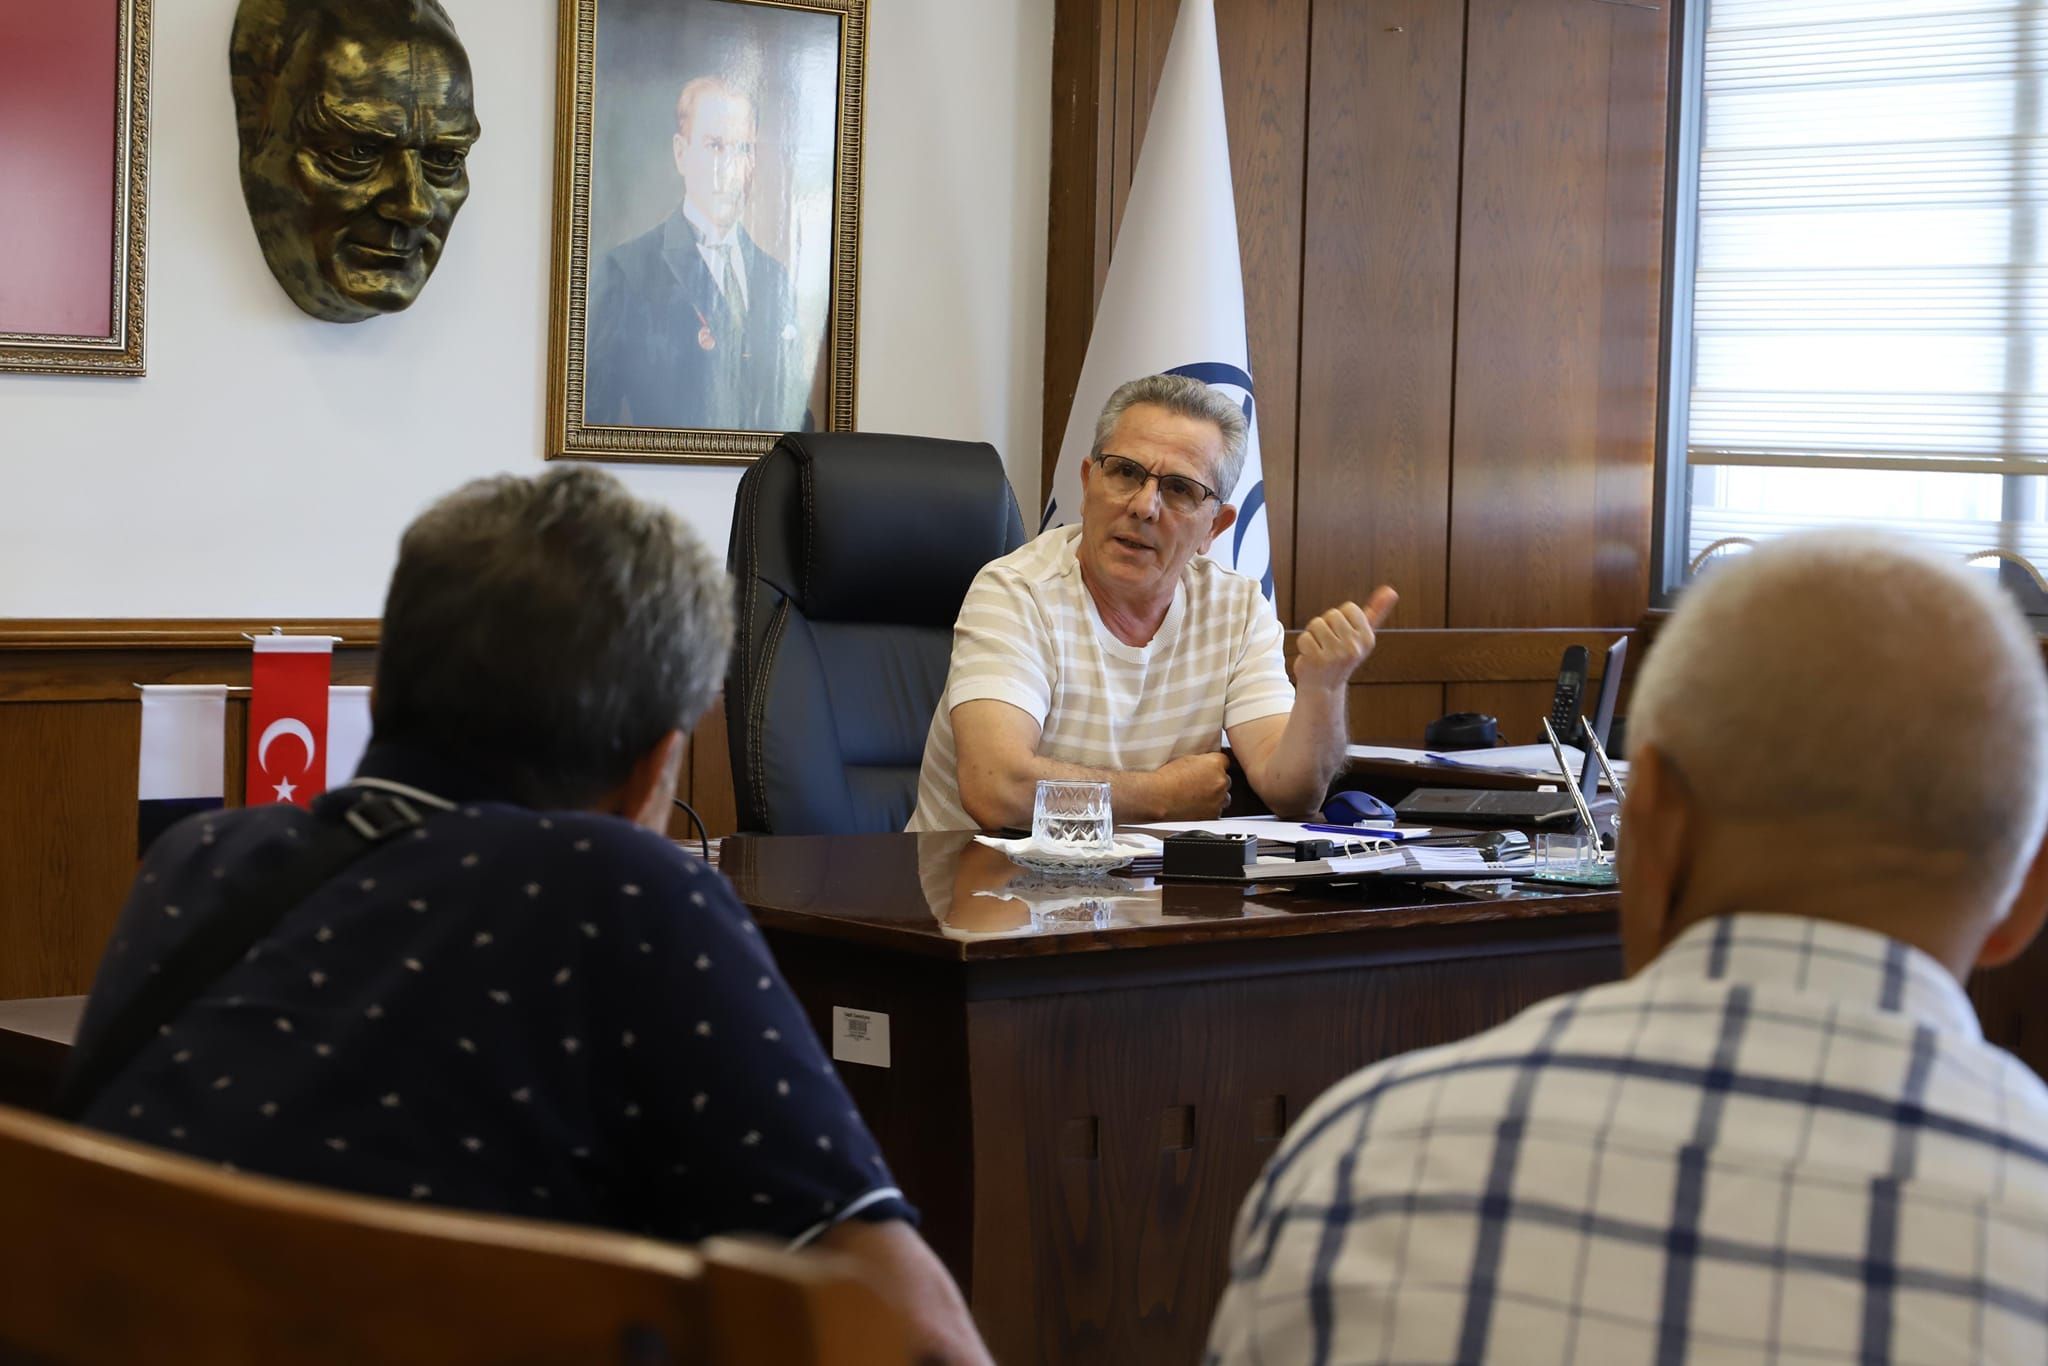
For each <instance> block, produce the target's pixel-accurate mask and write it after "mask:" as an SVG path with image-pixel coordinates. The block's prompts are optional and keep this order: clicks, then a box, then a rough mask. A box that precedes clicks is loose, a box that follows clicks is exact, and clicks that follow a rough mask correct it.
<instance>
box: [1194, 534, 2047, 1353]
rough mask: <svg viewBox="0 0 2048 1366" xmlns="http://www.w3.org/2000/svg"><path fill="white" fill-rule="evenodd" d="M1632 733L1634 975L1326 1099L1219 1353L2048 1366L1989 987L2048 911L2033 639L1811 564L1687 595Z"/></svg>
mask: <svg viewBox="0 0 2048 1366" xmlns="http://www.w3.org/2000/svg"><path fill="white" fill-rule="evenodd" d="M1630 731H1631V734H1632V736H1633V738H1634V756H1635V762H1634V773H1633V777H1632V780H1631V782H1630V784H1629V792H1628V800H1627V805H1626V807H1625V809H1624V819H1623V821H1622V827H1621V829H1622V838H1621V864H1622V867H1621V871H1622V886H1623V896H1622V901H1623V909H1622V937H1623V948H1624V953H1625V957H1626V962H1627V966H1628V969H1629V971H1630V972H1631V973H1632V974H1633V975H1632V976H1631V977H1630V979H1629V980H1627V981H1625V982H1621V983H1617V984H1614V985H1611V986H1605V987H1599V988H1596V989H1594V990H1591V991H1585V992H1580V993H1577V994H1575V995H1569V996H1564V997H1560V998H1558V999H1556V1000H1553V1001H1549V1002H1546V1003H1544V1004H1543V1005H1540V1006H1537V1007H1535V1008H1534V1009H1532V1010H1529V1011H1527V1012H1525V1013H1524V1014H1523V1015H1521V1016H1520V1017H1519V1018H1517V1019H1515V1020H1513V1021H1511V1022H1509V1023H1508V1024H1506V1025H1504V1026H1502V1027H1501V1028H1499V1029H1496V1030H1493V1031H1492V1032H1490V1033H1487V1034H1483V1035H1481V1036H1479V1037H1478V1038H1475V1039H1471V1040H1467V1041H1466V1042H1464V1043H1460V1044H1454V1045H1451V1046H1448V1047H1444V1048H1436V1049H1430V1050H1427V1051H1424V1052H1420V1053H1413V1054H1410V1055H1408V1056H1405V1057H1399V1058H1394V1059H1390V1060H1388V1061H1386V1062H1383V1063H1380V1064H1378V1065H1376V1066H1373V1067H1370V1068H1367V1069H1366V1070H1364V1071H1363V1072H1360V1073H1358V1074H1356V1075H1354V1076H1352V1077H1350V1078H1348V1079H1347V1080H1345V1081H1343V1082H1341V1083H1339V1084H1338V1085H1337V1086H1336V1087H1334V1088H1333V1089H1332V1090H1331V1091H1329V1092H1328V1093H1327V1094H1326V1095H1324V1096H1323V1097H1322V1098H1321V1099H1320V1100H1318V1101H1317V1102H1316V1104H1315V1105H1314V1106H1313V1107H1311V1108H1310V1110H1309V1111H1308V1113H1307V1114H1305V1115H1303V1116H1302V1118H1301V1121H1300V1122H1299V1123H1298V1124H1297V1125H1295V1127H1294V1129H1293V1131H1292V1132H1291V1133H1289V1134H1288V1136H1287V1138H1286V1140H1285V1142H1284V1143H1283V1144H1282V1145H1281V1147H1280V1150H1279V1151H1278V1152H1277V1153H1276V1154H1275V1156H1274V1158H1273V1160H1272V1162H1271V1163H1270V1165H1269V1166H1268V1167H1267V1169H1266V1171H1265V1173H1264V1174H1263V1175H1262V1176H1261V1177H1260V1179H1259V1181H1258V1182H1257V1183H1256V1184H1255V1185H1254V1186H1253V1188H1252V1191H1251V1193H1250V1195H1249V1196H1248V1197H1247V1199H1246V1201H1245V1205H1244V1209H1243V1213H1242V1215H1241V1216H1240V1219H1239V1222H1238V1227H1237V1231H1236V1236H1235V1240H1234V1246H1233V1249H1232V1253H1231V1279H1230V1285H1229V1287H1228V1289H1227V1291H1226V1292H1225V1295H1224V1299H1223V1302H1222V1305H1221V1307H1220V1309H1219V1311H1218V1314H1217V1318H1216V1323H1215V1328H1214V1331H1213V1334H1212V1338H1211V1346H1210V1360H1211V1361H1212V1362H1229V1363H1237V1362H1263V1363H1267V1366H1278V1364H1279V1363H1282V1362H1344V1363H1357V1362H1393V1361H1399V1362H1451V1361H1456V1362H1481V1361H1502V1362H1508V1361H1512V1362H1573V1361H1577V1362H1600V1363H1609V1362H1638V1361H1642V1362H1648V1361H1656V1362H1693V1363H1698V1362H1705V1361H1713V1362H1750V1361H1758V1362H1761V1361H1773V1362H1778V1361H1783V1362H1794V1361H1799V1362H1827V1361H1843V1362H1848V1361H1858V1362H1965V1361H1968V1362H1987V1361H1999V1362H2022V1361H2024V1362H2042V1361H2048V1088H2044V1087H2043V1085H2042V1083H2041V1080H2040V1078H2039V1077H2037V1076H2036V1075H2035V1074H2034V1073H2033V1072H2032V1071H2030V1070H2029V1069H2028V1068H2027V1067H2026V1066H2025V1065H2023V1064H2021V1063H2020V1062H2018V1061H2017V1060H2015V1059H2014V1058H2012V1057H2010V1056H2009V1055H2007V1054H2006V1053H2004V1052H2002V1051H2000V1050H1999V1049H1997V1048H1994V1047H1992V1046H1991V1045H1989V1044H1987V1043H1986V1042H1985V1041H1984V1038H1983V1035H1982V1034H1981V1032H1980V1031H1979V1028H1978V1023H1977V1018H1976V1015H1975V1013H1974V1012H1973V1010H1972V1009H1971V1005H1970V999H1969V997H1968V996H1967V995H1965V994H1964V990H1963V982H1964V980H1965V979H1966V978H1967V977H1968V976H1969V974H1970V972H1971V970H1972V969H1973V968H1974V967H1978V966H1991V965H1995V964H1998V963H2003V962H2005V961H2007V960H2009V959H2011V958H2013V957H2014V956H2015V955H2017V954H2018V953H2020V952H2021V950H2023V949H2024V948H2025V947H2026V945H2027V943H2028V941H2029V940H2031V939H2032V938H2033V937H2034V935H2035V933H2036V931H2037V930H2038V929H2039V928H2040V926H2041V923H2042V919H2043V916H2044V913H2048V856H2044V855H2043V852H2042V839H2043V831H2044V826H2048V784H2044V774H2048V679H2044V676H2043V670H2042V661H2041V652H2040V646H2039V644H2038V643H2037V642H2036V640H2035V637H2034V634H2033V632H2032V631H2030V630H2029V629H2028V628H2027V626H2026V624H2025V622H2024V621H2023V619H2022V618H2021V617H2020V615H2019V613H2018V612H2017V611H2015V610H2014V608H2013V607H2012V606H2011V605H2010V604H2009V603H2008V602H2006V601H2004V600H2003V598H2002V597H2001V596H2000V594H1999V593H1998V592H1997V590H1996V589H1995V588H1993V587H1992V586H1991V585H1990V583H1989V582H1988V581H1986V580H1985V579H1984V578H1982V577H1981V576H1980V575H1978V574H1975V573H1972V572H1971V571H1968V570H1965V569H1964V568H1963V567H1962V566H1960V565H1958V564H1955V563H1952V562H1948V561H1944V560H1939V559H1936V558H1933V557H1931V556H1929V555H1926V554H1923V553H1921V552H1920V551H1917V550H1915V549H1912V548H1910V547H1908V546H1906V545H1904V544H1903V543H1900V542H1897V541H1894V540H1891V539H1889V538H1885V537H1880V536H1877V535H1874V534H1861V533H1825V534H1813V535H1801V536H1792V537H1787V538H1786V539H1784V540H1782V541H1780V542H1778V543H1776V544H1774V545H1771V546H1768V547H1766V548H1764V549H1761V550H1758V551H1756V552H1755V553H1753V554H1751V555H1749V556H1747V557H1746V558H1744V559H1741V560H1738V561H1735V562H1733V563H1730V564H1727V565H1724V566H1722V567H1720V568H1717V569H1716V570H1714V571H1713V572H1712V573H1711V574H1710V575H1709V576H1708V577H1707V578H1706V579H1705V580H1703V581H1702V582H1701V583H1699V584H1698V585H1696V586H1695V587H1693V588H1691V589H1689V590H1688V591H1687V593H1686V596H1685V599H1684V600H1683V602H1682V603H1681V605H1680V607H1679V609H1678V611H1677V613H1676V614H1675V615H1674V617H1673V618H1672V621H1671V623H1670V625H1669V626H1668V627H1667V628H1666V630H1665V631H1664V632H1663V633H1662V634H1661V635H1660V637H1659V638H1658V640H1657V643H1656V648H1655V649H1654V650H1653V651H1652V653H1651V656H1650V661H1649V666H1648V668H1647V669H1646V670H1645V671H1644V673H1643V676H1642V678H1641V681H1640V683H1639V684H1638V686H1637V689H1636V694H1635V700H1634V706H1633V708H1632V711H1631V715H1630Z"/></svg>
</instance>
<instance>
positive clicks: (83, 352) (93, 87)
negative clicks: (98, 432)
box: [0, 0, 150, 375]
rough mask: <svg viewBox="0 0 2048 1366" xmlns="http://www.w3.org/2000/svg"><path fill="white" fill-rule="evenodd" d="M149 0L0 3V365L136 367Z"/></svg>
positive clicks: (109, 370) (145, 195) (125, 371)
mask: <svg viewBox="0 0 2048 1366" xmlns="http://www.w3.org/2000/svg"><path fill="white" fill-rule="evenodd" d="M149 36H150V0H60V3H56V4H50V3H41V4H35V3H20V4H15V3H8V0H0V371H19V372H25V373H30V374H48V375H139V374H141V373H142V372H143V362H142V338H143V330H142V312H143V308H142V305H143V297H142V277H143V265H144V255H145V243H146V239H147V237H148V230H147V228H148V217H149V213H148V208H149Z"/></svg>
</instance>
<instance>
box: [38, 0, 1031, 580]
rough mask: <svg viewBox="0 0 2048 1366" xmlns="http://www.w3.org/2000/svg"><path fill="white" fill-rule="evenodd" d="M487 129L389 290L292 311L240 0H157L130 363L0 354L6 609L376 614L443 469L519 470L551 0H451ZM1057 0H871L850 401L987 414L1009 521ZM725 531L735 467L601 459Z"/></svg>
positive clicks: (540, 312) (540, 348)
mask: <svg viewBox="0 0 2048 1366" xmlns="http://www.w3.org/2000/svg"><path fill="white" fill-rule="evenodd" d="M446 4H447V8H448V10H449V12H450V13H451V14H452V15H453V16H454V18H455V22H456V26H457V28H458V29H459V31H460V32H461V34H462V38H463V41H464V43H465V45H466V46H467V47H468V49H469V55H470V60H471V63H472V65H473V66H474V68H475V71H476V82H477V104H478V116H479V117H480V118H481V120H482V122H483V126H484V137H483V140H482V141H481V142H480V143H479V144H478V146H477V149H476V151H475V153H474V154H473V156H472V157H471V160H470V167H471V180H472V185H473V189H472V192H471V195H470V199H469V202H468V204H467V205H466V206H465V207H464V208H463V210H462V213H461V216H460V217H459V218H458V219H457V220H456V224H455V229H454V231H453V233H452V234H451V235H450V237H449V242H448V249H447V251H446V253H445V254H444V255H443V257H442V259H441V264H440V267H439V269H438V270H437V271H436V273H435V275H434V278H433V280H432V281H431V282H430V283H429V284H428V286H427V288H426V291H425V292H424V293H423V294H422V295H421V296H420V300H419V302H418V303H416V304H415V305H414V306H413V307H412V308H411V309H410V310H409V311H407V312H405V313H402V314H398V315H396V316H395V317H390V318H379V319H373V320H371V321H369V322H365V323H360V324H356V325H354V326H346V327H343V326H336V325H333V324H330V323H321V322H316V321H314V320H312V319H310V318H308V317H306V316H305V315H304V314H302V313H300V312H299V311H298V309H297V308H296V307H294V306H293V305H292V303H291V302H290V300H288V299H287V298H286V297H285V295H284V292H283V291H282V290H281V289H279V288H278V286H277V284H276V283H275V282H274V281H273V280H272V279H271V276H270V272H269V270H268V269H267V268H266V267H265V266H264V264H263V258H262V255H261V253H260V252H259V251H258V250H257V247H256V241H255V236H254V234H253V232H252V231H251V229H250V226H249V219H248V215H247V213H246V211H245V210H244V208H243V205H242V194H241V186H240V182H239V180H238V179H237V173H236V166H235V130H234V118H233V114H234V110H233V104H232V101H231V100H230V98H229V95H228V81H227V41H228V29H229V27H230V24H231V21H232V19H233V16H234V11H235V7H236V0H181V3H178V4H175V5H169V6H158V8H157V21H156V22H157V31H156V41H155V60H154V63H153V70H154V78H155V80H156V83H157V88H156V91H155V97H154V112H153V117H152V138H153V143H152V148H151V158H152V165H151V177H150V180H151V186H150V243H149V273H148V289H149V295H148V301H149V320H148V326H149V336H148V362H149V375H148V376H147V377H146V378H144V379H140V380H117V379H69V378H66V379H58V378H44V377H40V376H34V377H31V376H19V375H0V617H95V616H97V617H151V616H164V617H186V616H192V617H244V616H255V617H280V618H284V617H330V616H332V617H373V616H375V615H377V613H378V610H379V608H380V606H381V602H382V596H383V586H384V580H385V578H386V576H387V575H388V574H389V572H390V568H391V561H392V556H393V554H394V551H395V547H396V541H397V536H398V533H399V532H400V530H402V529H403V527H404V525H405V523H406V522H407V521H408V520H409V519H410V518H411V517H412V516H413V514H414V513H416V512H417V511H418V510H419V509H420V508H421V507H422V506H424V505H425V504H426V503H427V502H429V501H431V500H432V499H433V498H434V497H435V496H437V495H438V494H440V493H442V492H444V491H446V490H447V489H449V488H452V487H453V486H454V485H456V484H458V483H460V482H461V481H463V480H464V479H467V478H470V477H473V476H475V475H479V474H487V473H493V472H496V471H499V470H514V471H529V472H530V471H533V470H537V469H539V468H540V467H541V463H542V462H541V458H540V451H541V429H542V423H543V418H544V408H545V403H546V391H545V372H546V367H547V301H546V292H547V281H548V265H549V231H550V223H549V218H550V213H551V209H550V204H549V195H550V185H551V178H552V175H553V166H554V107H553V106H554V100H553V90H554V73H555V67H554V61H555V5H554V4H553V3H552V0H446ZM1051 60H1052V0H875V3H874V4H873V5H872V6H871V8H870V11H869V24H868V83H867V88H868V112H867V129H866V165H865V183H864V186H863V192H862V271H861V297H860V308H861V315H860V399H859V425H860V426H861V427H862V428H864V429H866V430H870V431H900V432H917V433H923V434H927V435H934V436H948V437H964V438H974V439H980V440H985V441H990V442H993V443H994V444H995V446H996V448H997V449H998V450H1000V451H1001V452H1002V453H1003V457H1004V460H1005V462H1006V463H1007V465H1008V467H1009V470H1010V475H1011V480H1012V482H1013V483H1014V484H1015V485H1016V488H1017V491H1018V498H1019V502H1020V503H1022V504H1023V506H1024V508H1025V509H1026V520H1027V522H1028V521H1031V520H1032V511H1031V510H1032V509H1033V508H1034V507H1035V506H1036V501H1037V491H1038V464H1039V455H1038V451H1039V424H1040V412H1039V410H1040V401H1041V380H1042V369H1043V355H1044V344H1043V336H1044V321H1043V320H1044V313H1045V232H1046V203H1047V175H1048V170H1047V163H1048V145H1049V140H1050V122H1051V117H1050V97H1049V92H1050V89H1051ZM608 468H610V469H612V470H614V471H616V472H620V473H621V474H622V476H623V477H624V478H625V479H626V480H627V481H628V482H629V483H630V484H631V485H632V486H633V487H634V488H635V489H636V490H638V491H640V492H641V493H643V494H646V495H648V496H650V497H655V498H659V499H661V500H663V501H665V502H667V503H669V504H670V505H672V506H673V507H675V508H676V509H677V511H678V512H679V513H681V514H682V515H683V516H684V517H685V518H686V519H687V520H688V521H689V523H690V524H691V525H692V526H693V527H694V528H696V530H697V531H698V533H699V534H700V535H702V536H703V537H704V538H705V539H706V540H707V541H708V542H709V543H710V544H711V546H712V547H713V548H714V549H715V550H717V551H718V552H720V553H721V554H722V553H723V551H724V548H725V540H726V533H727V530H728V527H729V526H730V522H731V514H732V497H733V491H734V488H735V487H736V486H737V484H738V481H739V474H740V471H739V470H738V469H737V468H735V467H725V466H717V467H651V466H622V465H613V466H609V467H608Z"/></svg>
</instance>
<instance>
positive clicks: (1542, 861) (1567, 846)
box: [1529, 827, 1600, 874]
mask: <svg viewBox="0 0 2048 1366" xmlns="http://www.w3.org/2000/svg"><path fill="white" fill-rule="evenodd" d="M1529 852H1530V853H1531V854H1532V855H1533V856H1534V858H1535V862H1536V870H1537V871H1538V872H1542V873H1563V874H1571V873H1578V872H1582V871H1584V870H1585V869H1587V868H1591V867H1594V866H1595V865H1597V864H1598V863H1599V862H1600V846H1599V844H1598V843H1597V842H1595V841H1594V840H1591V839H1589V838H1587V836H1586V832H1585V831H1584V830H1583V829H1580V828H1576V827H1575V828H1573V829H1572V830H1571V831H1570V832H1569V833H1562V832H1554V833H1544V834H1536V835H1531V836H1530V837H1529Z"/></svg>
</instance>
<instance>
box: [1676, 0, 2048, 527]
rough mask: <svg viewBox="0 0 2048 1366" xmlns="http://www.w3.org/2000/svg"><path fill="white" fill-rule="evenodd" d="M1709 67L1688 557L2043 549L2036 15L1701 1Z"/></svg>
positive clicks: (1956, 0) (1705, 71)
mask: <svg viewBox="0 0 2048 1366" xmlns="http://www.w3.org/2000/svg"><path fill="white" fill-rule="evenodd" d="M1699 71H1700V76H1699V80H1700V84H1701V88H1700V90H1699V91H1698V92H1697V98H1698V99H1699V101H1700V103H1699V104H1698V106H1697V108H1698V110H1699V115H1698V123H1697V126H1698V134H1697V136H1698V168H1699V180H1698V188H1697V219H1696V232H1695V236H1694V238H1693V244H1692V245H1693V255H1692V260H1693V262H1694V278H1693V282H1692V283H1693V294H1692V299H1691V324H1692V325H1691V348H1690V362H1691V373H1690V375H1689V377H1687V376H1681V377H1680V379H1681V382H1684V381H1685V380H1686V379H1687V378H1689V381H1690V383H1689V385H1688V386H1687V387H1688V389H1689V393H1688V404H1687V410H1686V415H1685V423H1686V426H1685V430H1684V433H1683V443H1684V450H1685V453H1686V458H1687V460H1688V462H1689V463H1690V465H1691V466H1692V467H1693V478H1692V480H1691V481H1690V486H1689V488H1688V489H1687V490H1686V491H1685V493H1686V495H1689V496H1690V498H1691V503H1690V507H1689V535H1688V536H1687V538H1686V539H1687V541H1688V542H1689V543H1690V545H1691V547H1692V549H1693V550H1694V551H1695V552H1697V551H1698V550H1700V549H1701V548H1702V547H1703V546H1704V545H1707V544H1710V543H1712V542H1713V541H1715V540H1717V539H1721V538H1723V537H1730V536H1735V537H1759V538H1760V537H1763V536H1768V535H1771V534H1775V533H1777V532H1780V531H1784V530H1789V529H1792V528H1794V527H1797V526H1802V525H1812V524H1814V523H1817V522H1828V521H1837V520H1858V521H1883V522H1889V523H1893V524H1897V525H1905V526H1909V527H1910V529H1912V530H1914V531H1916V532H1918V533H1919V534H1923V535H1927V536H1929V537H1930V538H1931V539H1934V540H1937V541H1939V542H1941V543H1943V544H1947V545H1950V546H1951V547H1953V548H1956V549H1958V550H1960V551H1962V552H1964V553H1969V552H1971V551H1974V550H1979V549H1990V548H1999V549H2002V550H2004V551H2007V552H2011V553H2020V554H2028V555H2029V557H2030V558H2033V557H2034V554H2033V553H2034V552H2039V551H2044V550H2048V540H2044V533H2048V525H2044V524H2043V523H2042V522H2041V520H2040V513H2041V504H2042V499H2041V497H2040V492H2039V489H2040V486H2041V485H2043V484H2044V483H2048V481H2043V480H2041V479H2039V478H2031V477H2027V476H2040V475H2048V346H2044V345H2043V334H2044V331H2048V264H2044V257H2048V243H2044V241H2043V236H2044V232H2048V224H2044V222H2043V217H2044V215H2043V212H2042V210H2043V202H2044V199H2048V138H2044V131H2048V107H2044V105H2048V99H2044V88H2043V87H2044V82H2048V0H2033V2H2027V0H2005V2H2004V3H1999V2H1998V0H1711V2H1710V7H1709V8H1708V10H1707V13H1706V26H1705V31H1704V40H1703V57H1702V60H1701V62H1700V64H1699ZM1796 471H1832V472H1834V476H1835V477H1833V478H1832V479H1830V480H1828V481H1826V482H1823V483H1816V482H1814V480H1813V479H1812V478H1811V477H1810V476H1808V475H1805V474H1795V473H1794V472H1796ZM1934 476H1941V477H1939V478H1937V477H1934ZM1830 491H1833V493H1831V492H1830ZM1834 493H1839V494H1840V495H1842V496H1840V497H1837V496H1833V494H1834Z"/></svg>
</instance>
